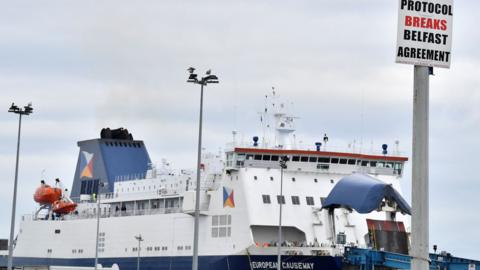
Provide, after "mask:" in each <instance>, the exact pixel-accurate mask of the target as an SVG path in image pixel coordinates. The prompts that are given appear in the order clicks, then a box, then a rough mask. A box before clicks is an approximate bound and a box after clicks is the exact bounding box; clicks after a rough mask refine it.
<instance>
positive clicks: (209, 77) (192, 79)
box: [187, 67, 218, 270]
mask: <svg viewBox="0 0 480 270" xmlns="http://www.w3.org/2000/svg"><path fill="white" fill-rule="evenodd" d="M187 70H188V73H190V75H189V76H188V79H187V82H189V83H195V84H200V120H199V127H198V156H197V186H196V192H195V225H194V231H193V258H192V270H198V227H199V216H200V167H201V153H202V118H203V87H204V86H207V84H209V83H218V77H217V76H215V75H213V74H212V71H211V70H207V72H205V75H206V76H205V77H202V78H201V79H200V80H199V79H198V75H197V74H196V73H194V72H195V68H193V67H190V68H188V69H187Z"/></svg>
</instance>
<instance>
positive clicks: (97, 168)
mask: <svg viewBox="0 0 480 270" xmlns="http://www.w3.org/2000/svg"><path fill="white" fill-rule="evenodd" d="M78 146H79V147H80V151H79V154H78V162H77V168H76V171H75V176H74V180H73V185H72V189H71V191H72V193H71V195H70V196H71V197H72V199H74V200H78V199H79V198H80V195H92V194H97V193H99V192H112V191H113V187H114V182H115V181H120V180H129V179H134V178H138V177H139V176H140V177H141V178H143V177H145V176H146V173H147V170H148V164H150V163H151V161H150V157H149V155H148V152H147V149H146V148H145V145H144V143H143V141H140V140H133V136H132V134H131V133H130V132H128V130H127V129H124V128H117V129H110V128H104V129H102V131H101V132H100V139H92V140H86V141H80V142H78ZM102 183H105V184H107V183H108V185H106V187H107V188H105V189H103V190H100V189H99V187H101V184H102Z"/></svg>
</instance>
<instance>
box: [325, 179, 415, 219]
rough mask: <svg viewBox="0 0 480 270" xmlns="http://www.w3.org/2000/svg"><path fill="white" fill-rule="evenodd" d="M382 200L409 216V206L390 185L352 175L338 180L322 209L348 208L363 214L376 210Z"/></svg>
mask: <svg viewBox="0 0 480 270" xmlns="http://www.w3.org/2000/svg"><path fill="white" fill-rule="evenodd" d="M384 198H385V199H387V200H390V201H394V202H396V203H397V206H398V208H399V209H400V211H401V212H403V213H406V214H409V215H410V214H411V209H410V206H409V205H408V203H407V202H406V201H405V199H403V198H402V196H401V195H400V193H398V191H396V190H395V189H394V188H393V187H392V185H389V184H386V183H384V182H383V181H381V180H378V179H375V178H373V177H371V176H369V175H365V174H352V175H349V176H346V177H343V178H342V179H340V181H339V182H338V183H337V184H336V185H335V186H334V187H333V189H332V191H330V194H328V197H327V198H326V199H325V202H324V204H323V206H322V207H323V208H338V207H348V208H352V209H355V210H356V211H357V212H358V213H362V214H365V213H370V212H372V211H374V210H376V209H378V208H379V206H380V204H381V203H382V201H383V199H384Z"/></svg>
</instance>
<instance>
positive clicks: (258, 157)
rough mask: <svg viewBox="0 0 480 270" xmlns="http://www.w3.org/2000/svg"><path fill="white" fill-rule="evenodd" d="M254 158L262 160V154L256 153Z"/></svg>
mask: <svg viewBox="0 0 480 270" xmlns="http://www.w3.org/2000/svg"><path fill="white" fill-rule="evenodd" d="M253 158H254V159H255V160H262V155H255V156H254V157H253Z"/></svg>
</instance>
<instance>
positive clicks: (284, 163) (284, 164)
mask: <svg viewBox="0 0 480 270" xmlns="http://www.w3.org/2000/svg"><path fill="white" fill-rule="evenodd" d="M288 160H289V159H288V157H287V156H283V157H281V158H280V203H279V205H280V213H279V217H278V243H277V270H281V269H282V254H281V253H280V252H281V247H282V205H283V203H284V201H283V170H284V169H286V168H287V161H288Z"/></svg>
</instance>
